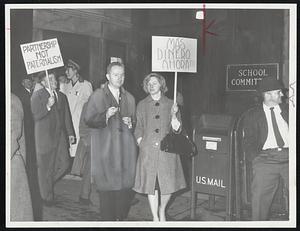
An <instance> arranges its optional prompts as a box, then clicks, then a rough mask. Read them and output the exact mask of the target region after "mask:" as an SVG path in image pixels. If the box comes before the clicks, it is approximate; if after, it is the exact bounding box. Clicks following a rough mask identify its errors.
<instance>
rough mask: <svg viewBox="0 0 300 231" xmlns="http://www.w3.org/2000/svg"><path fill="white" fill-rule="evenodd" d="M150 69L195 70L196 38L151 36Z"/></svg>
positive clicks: (167, 70) (165, 70)
mask: <svg viewBox="0 0 300 231" xmlns="http://www.w3.org/2000/svg"><path fill="white" fill-rule="evenodd" d="M152 71H162V72H194V73H195V72H197V39H190V38H181V37H164V36H152Z"/></svg>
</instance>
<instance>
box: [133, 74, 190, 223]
mask: <svg viewBox="0 0 300 231" xmlns="http://www.w3.org/2000/svg"><path fill="white" fill-rule="evenodd" d="M143 88H144V91H145V92H146V93H148V94H149V96H147V97H146V98H145V99H143V100H142V101H141V102H139V103H138V105H137V113H136V116H137V125H136V128H135V137H136V139H137V143H138V145H139V148H140V153H139V156H138V162H137V168H136V177H135V185H134V187H133V189H134V190H135V191H136V192H139V193H146V194H148V200H149V203H150V208H151V212H152V215H153V221H166V215H165V209H166V206H167V203H168V201H169V199H170V197H171V194H172V193H174V192H176V191H178V190H180V189H183V188H185V187H186V183H185V179H184V174H183V169H182V165H181V161H180V157H179V155H176V154H173V153H167V152H163V151H161V150H160V141H161V140H162V139H163V138H164V137H165V135H166V134H167V133H168V132H169V131H170V129H173V130H174V132H179V131H180V130H181V119H180V113H179V111H178V106H177V104H173V101H172V100H170V99H169V98H167V97H166V96H165V95H164V93H165V92H166V91H167V87H166V81H165V79H164V77H163V76H161V75H159V74H156V73H151V74H149V75H148V76H146V78H145V79H144V81H143ZM159 196H160V205H159Z"/></svg>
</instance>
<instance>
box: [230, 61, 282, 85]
mask: <svg viewBox="0 0 300 231" xmlns="http://www.w3.org/2000/svg"><path fill="white" fill-rule="evenodd" d="M278 66H279V64H278V63H266V64H230V65H227V73H226V91H255V90H256V88H257V84H258V83H259V81H260V80H261V79H262V78H265V77H271V76H272V77H276V78H277V79H278V77H279V74H278V72H279V68H278Z"/></svg>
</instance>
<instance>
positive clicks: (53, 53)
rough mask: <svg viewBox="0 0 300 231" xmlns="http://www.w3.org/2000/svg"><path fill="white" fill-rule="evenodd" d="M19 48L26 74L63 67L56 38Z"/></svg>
mask: <svg viewBox="0 0 300 231" xmlns="http://www.w3.org/2000/svg"><path fill="white" fill-rule="evenodd" d="M20 46H21V51H22V55H23V59H24V64H25V67H26V71H27V74H32V73H36V72H39V71H46V70H49V69H52V68H56V67H61V66H63V65H64V63H63V59H62V56H61V53H60V49H59V45H58V42H57V39H56V38H55V39H48V40H43V41H38V42H33V43H26V44H22V45H20Z"/></svg>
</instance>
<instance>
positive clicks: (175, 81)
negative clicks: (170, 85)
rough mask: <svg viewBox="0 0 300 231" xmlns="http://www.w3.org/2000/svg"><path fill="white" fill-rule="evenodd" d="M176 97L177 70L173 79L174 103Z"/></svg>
mask: <svg viewBox="0 0 300 231" xmlns="http://www.w3.org/2000/svg"><path fill="white" fill-rule="evenodd" d="M176 98H177V71H175V79H174V103H173V104H174V105H175V104H176V103H177V102H176Z"/></svg>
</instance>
